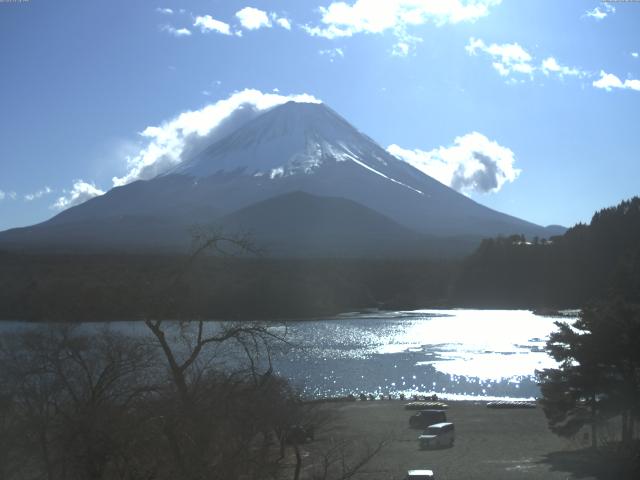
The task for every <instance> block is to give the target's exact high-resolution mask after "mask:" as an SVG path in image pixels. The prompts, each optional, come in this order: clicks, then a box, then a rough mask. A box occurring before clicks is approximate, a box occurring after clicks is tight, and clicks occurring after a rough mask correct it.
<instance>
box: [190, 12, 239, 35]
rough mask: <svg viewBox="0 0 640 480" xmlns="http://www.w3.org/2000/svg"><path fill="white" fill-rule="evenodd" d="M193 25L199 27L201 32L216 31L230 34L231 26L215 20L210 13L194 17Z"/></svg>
mask: <svg viewBox="0 0 640 480" xmlns="http://www.w3.org/2000/svg"><path fill="white" fill-rule="evenodd" d="M193 26H194V27H200V31H201V32H202V33H207V32H216V33H221V34H222V35H231V27H230V26H229V24H228V23H225V22H222V21H220V20H216V19H215V18H213V17H212V16H211V15H202V16H200V17H196V18H195V21H194V22H193Z"/></svg>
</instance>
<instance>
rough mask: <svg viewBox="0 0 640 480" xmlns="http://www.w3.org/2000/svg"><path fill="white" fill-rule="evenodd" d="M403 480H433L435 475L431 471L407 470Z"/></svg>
mask: <svg viewBox="0 0 640 480" xmlns="http://www.w3.org/2000/svg"><path fill="white" fill-rule="evenodd" d="M404 478H405V480H433V479H435V478H436V477H435V475H434V474H433V470H409V471H408V472H407V476H406V477H404Z"/></svg>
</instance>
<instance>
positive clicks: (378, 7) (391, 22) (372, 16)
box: [303, 0, 501, 56]
mask: <svg viewBox="0 0 640 480" xmlns="http://www.w3.org/2000/svg"><path fill="white" fill-rule="evenodd" d="M500 3H501V0H467V1H465V0H385V1H380V0H356V1H355V2H353V3H352V4H348V3H346V2H343V1H338V2H332V3H331V4H330V5H329V6H328V7H320V9H319V10H320V13H321V15H322V17H321V19H320V20H321V24H320V25H316V26H310V25H305V26H304V27H303V28H304V30H305V31H306V32H307V33H308V34H309V35H313V36H319V37H325V38H329V39H334V38H340V37H351V36H353V35H356V34H359V33H383V32H386V31H391V32H392V33H393V34H394V35H395V36H396V37H398V40H399V41H398V43H397V44H396V45H395V46H394V49H393V51H392V53H394V54H396V55H398V54H400V55H403V56H404V55H406V54H408V53H409V49H410V48H411V47H412V46H414V44H415V42H413V43H412V42H410V41H407V40H408V38H407V37H408V36H407V29H408V28H409V27H412V26H417V25H423V24H426V23H429V22H430V23H433V24H435V25H437V26H441V25H445V24H448V23H459V22H474V21H476V20H478V19H479V18H482V17H484V16H486V15H488V14H489V10H490V8H491V7H493V6H495V5H499V4H500ZM413 38H415V37H413ZM405 51H406V54H405V53H404V52H405Z"/></svg>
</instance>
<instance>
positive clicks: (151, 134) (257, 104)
mask: <svg viewBox="0 0 640 480" xmlns="http://www.w3.org/2000/svg"><path fill="white" fill-rule="evenodd" d="M288 101H295V102H313V103H319V101H318V100H317V99H316V98H314V97H313V96H311V95H307V94H302V95H280V94H276V93H263V92H261V91H259V90H249V89H247V90H242V91H240V92H236V93H234V94H232V95H231V96H230V97H229V98H227V99H224V100H219V101H217V102H215V103H212V104H210V105H207V106H205V107H203V108H201V109H200V110H193V111H186V112H183V113H181V114H180V115H178V116H177V117H175V118H173V119H171V120H169V121H167V122H165V123H163V124H162V125H160V126H151V127H147V128H146V129H145V130H144V131H143V132H141V133H140V135H141V136H142V138H143V139H145V141H146V145H144V146H143V147H142V148H141V149H140V150H139V152H138V153H137V154H135V155H134V156H133V157H128V158H127V162H128V171H127V173H126V174H125V175H123V176H122V177H114V178H113V185H114V186H120V185H125V184H127V183H130V182H133V181H135V180H145V179H149V178H153V177H155V176H156V175H159V174H161V173H164V172H166V171H167V170H169V169H171V168H172V167H174V166H175V165H177V164H179V163H180V162H182V161H183V160H185V159H187V158H189V155H191V154H192V153H193V152H195V151H198V150H199V149H201V148H202V147H204V146H205V145H208V144H210V143H212V142H214V141H216V140H218V139H220V138H222V137H224V136H225V135H227V134H229V133H231V132H232V131H233V130H235V129H236V128H238V127H239V126H240V125H242V124H243V123H245V122H247V121H249V120H250V119H252V118H254V117H256V116H257V115H258V114H260V113H261V112H264V111H265V110H268V109H269V108H272V107H275V106H276V105H280V104H283V103H286V102H288Z"/></svg>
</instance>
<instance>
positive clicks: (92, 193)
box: [51, 180, 105, 210]
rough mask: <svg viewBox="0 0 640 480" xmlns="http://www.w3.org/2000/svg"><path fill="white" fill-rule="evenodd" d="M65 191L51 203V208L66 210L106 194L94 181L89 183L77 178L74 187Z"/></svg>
mask: <svg viewBox="0 0 640 480" xmlns="http://www.w3.org/2000/svg"><path fill="white" fill-rule="evenodd" d="M64 193H65V195H63V196H61V197H59V198H58V200H56V202H55V203H54V204H53V205H51V208H55V209H58V210H64V209H66V208H70V207H73V206H75V205H80V204H81V203H84V202H86V201H87V200H89V199H91V198H94V197H99V196H100V195H104V193H105V192H103V191H102V190H100V189H99V188H98V187H96V186H95V184H93V183H88V182H85V181H84V180H76V181H75V182H74V183H73V188H72V189H71V190H69V191H67V190H65V191H64Z"/></svg>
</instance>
